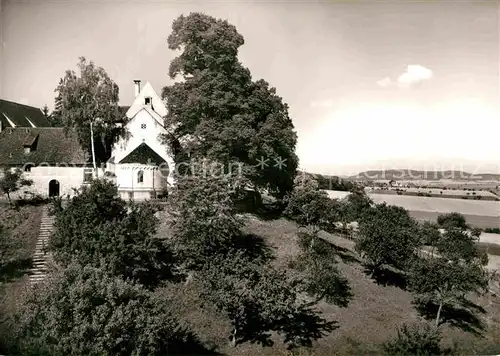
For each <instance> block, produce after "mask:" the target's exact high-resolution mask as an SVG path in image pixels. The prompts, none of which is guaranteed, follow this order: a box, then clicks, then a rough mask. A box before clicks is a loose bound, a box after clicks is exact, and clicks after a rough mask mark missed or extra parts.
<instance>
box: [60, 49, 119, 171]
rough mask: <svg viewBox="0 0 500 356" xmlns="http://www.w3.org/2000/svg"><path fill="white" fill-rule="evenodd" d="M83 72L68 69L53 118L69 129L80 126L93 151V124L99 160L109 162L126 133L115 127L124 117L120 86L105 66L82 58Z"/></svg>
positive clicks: (86, 145) (85, 144)
mask: <svg viewBox="0 0 500 356" xmlns="http://www.w3.org/2000/svg"><path fill="white" fill-rule="evenodd" d="M77 66H78V69H79V72H80V73H79V74H77V73H75V72H74V71H73V70H67V71H66V73H65V76H64V78H62V79H61V80H60V81H59V85H58V86H57V88H56V89H55V92H57V96H56V100H55V109H54V112H53V113H52V115H51V116H52V118H51V120H52V121H53V122H56V123H62V125H63V126H64V127H66V128H68V129H76V132H77V133H78V138H79V140H80V144H81V146H82V148H83V149H84V150H86V152H88V153H89V154H90V153H91V135H90V123H92V125H93V131H94V142H95V143H94V144H95V155H96V161H97V162H105V161H106V160H107V159H108V158H109V155H110V153H111V147H112V145H113V143H114V142H115V141H116V140H117V138H118V137H119V136H120V135H121V134H123V132H122V129H119V128H117V127H116V126H115V122H116V120H117V119H119V118H120V112H119V109H118V92H119V90H118V86H117V85H116V84H115V83H114V82H113V80H111V78H110V77H109V76H108V74H107V73H106V71H105V70H104V69H103V68H102V67H98V66H96V65H95V64H94V62H92V61H88V60H87V59H85V58H84V57H80V61H79V62H78V65H77Z"/></svg>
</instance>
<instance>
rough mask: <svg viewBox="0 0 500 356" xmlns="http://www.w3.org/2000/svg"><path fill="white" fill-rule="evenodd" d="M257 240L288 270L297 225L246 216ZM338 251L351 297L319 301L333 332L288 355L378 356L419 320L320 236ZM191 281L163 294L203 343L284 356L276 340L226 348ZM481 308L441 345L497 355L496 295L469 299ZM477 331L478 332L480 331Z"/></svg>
mask: <svg viewBox="0 0 500 356" xmlns="http://www.w3.org/2000/svg"><path fill="white" fill-rule="evenodd" d="M245 230H247V231H248V232H251V233H252V234H253V235H255V236H258V237H260V238H262V240H263V242H264V243H265V244H266V245H267V246H269V247H270V248H271V250H272V251H273V252H274V255H275V257H276V258H275V260H274V261H273V264H275V265H276V266H277V267H280V268H288V267H287V265H288V262H289V261H290V260H292V259H294V258H295V257H296V256H297V254H298V252H299V251H300V249H299V247H298V244H297V241H298V237H297V225H296V224H295V223H294V222H291V221H288V220H286V219H278V220H270V221H264V220H260V219H258V218H256V217H254V216H251V215H247V222H246V229H245ZM322 237H324V238H325V239H327V240H328V241H330V242H332V243H333V244H334V245H335V246H336V249H337V251H338V255H339V258H338V262H339V263H338V267H339V269H340V271H341V273H342V274H343V275H344V276H346V277H347V279H348V281H349V283H350V286H351V292H352V293H353V295H354V297H353V299H352V300H351V301H350V303H349V305H348V306H347V307H346V308H341V307H337V306H335V305H332V304H328V303H325V302H323V301H322V302H320V303H319V304H318V305H317V307H318V308H319V310H320V311H321V313H322V316H323V317H324V318H326V319H327V320H333V321H336V323H337V324H336V329H335V330H333V331H332V332H330V333H328V334H327V335H325V336H324V337H323V338H321V339H319V340H318V341H316V342H314V343H313V348H312V349H310V350H300V351H296V352H295V353H294V355H316V356H319V355H325V356H326V355H379V354H381V344H382V343H383V342H385V341H386V340H388V339H390V338H393V337H394V333H395V330H396V328H397V327H398V326H400V325H401V324H402V323H412V322H417V321H419V320H421V317H420V316H419V314H418V313H417V311H416V310H415V308H414V306H413V304H412V302H413V296H412V295H411V294H410V293H409V292H407V291H405V290H404V289H401V288H399V287H396V286H393V285H384V284H383V283H382V282H377V281H375V280H372V279H370V278H369V277H368V276H367V274H366V273H365V271H364V267H363V265H362V264H361V262H360V260H359V256H358V255H357V254H356V253H355V252H354V248H353V242H352V241H350V240H346V239H344V238H342V237H339V236H336V235H331V234H327V233H322ZM196 288H197V287H196V285H195V283H192V284H189V285H187V286H182V287H180V288H179V286H177V285H176V286H172V288H171V289H170V288H168V287H167V288H166V289H165V293H166V294H168V295H169V296H171V297H173V298H174V300H175V301H176V306H178V307H177V309H176V310H177V312H178V313H179V314H180V315H181V316H182V317H183V318H184V319H186V320H187V321H188V323H189V325H190V326H191V327H192V328H193V329H194V330H195V331H196V332H197V333H198V334H199V335H203V340H204V341H207V342H210V341H211V342H214V343H216V344H217V345H221V350H220V351H222V352H223V353H224V354H228V355H248V356H250V355H252V356H253V355H290V352H289V351H287V350H286V349H285V348H284V347H283V345H282V343H281V342H279V341H278V338H277V337H273V339H274V340H275V341H276V343H275V344H274V346H272V347H262V346H259V345H257V344H252V343H248V342H247V343H244V344H241V345H238V346H237V347H236V348H231V347H230V346H227V345H228V335H229V333H230V330H231V329H230V325H229V323H228V321H227V320H226V319H225V318H224V317H221V315H220V313H217V312H215V311H214V310H213V309H212V308H211V307H210V306H209V305H207V304H206V303H204V304H203V307H199V305H202V304H201V300H200V299H199V297H198V296H197V291H196ZM473 301H474V302H475V303H477V304H478V305H480V306H481V307H483V308H484V310H485V313H484V314H481V315H479V319H480V321H479V320H478V319H475V318H472V319H470V320H469V321H470V323H466V324H467V325H468V326H469V327H471V328H472V330H475V331H476V332H477V334H474V333H469V332H465V331H463V330H462V329H460V328H457V327H450V326H447V325H443V326H442V327H443V329H442V330H443V336H444V338H443V339H444V340H443V342H444V346H445V347H446V346H447V347H452V346H453V344H456V346H457V347H458V348H459V349H460V350H461V351H462V352H461V354H463V355H473V354H475V355H495V354H500V327H499V326H498V325H500V324H499V323H500V300H499V299H498V298H497V297H486V296H485V297H477V298H474V300H473ZM481 329H482V331H480V330H481Z"/></svg>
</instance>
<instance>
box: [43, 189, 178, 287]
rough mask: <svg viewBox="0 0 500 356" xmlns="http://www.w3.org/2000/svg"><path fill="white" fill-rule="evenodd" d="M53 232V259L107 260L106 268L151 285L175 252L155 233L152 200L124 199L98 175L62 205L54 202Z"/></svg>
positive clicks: (167, 267) (97, 263) (167, 275)
mask: <svg viewBox="0 0 500 356" xmlns="http://www.w3.org/2000/svg"><path fill="white" fill-rule="evenodd" d="M54 211H55V213H56V222H55V228H56V230H55V232H54V234H53V235H52V236H51V238H50V243H49V246H50V249H51V250H52V251H53V252H54V259H55V260H56V261H57V262H58V263H60V264H61V265H62V266H67V265H69V264H70V263H71V262H73V261H75V260H76V261H78V262H79V263H80V264H82V265H87V264H91V265H93V266H96V267H99V266H106V268H107V269H108V271H109V272H110V273H113V274H115V275H119V276H122V277H123V278H131V279H133V280H134V281H136V282H140V283H143V284H145V285H155V284H156V283H158V282H159V281H160V280H162V279H165V278H170V277H172V273H171V271H172V263H173V255H172V253H171V251H170V248H169V246H168V244H167V241H166V240H165V239H159V238H157V237H156V236H155V233H156V229H157V226H158V219H157V218H156V217H155V215H154V214H155V212H156V211H157V209H156V207H154V206H153V205H150V204H140V205H138V204H133V203H130V204H127V203H126V202H125V201H123V200H122V199H120V198H119V197H118V196H117V189H116V186H115V185H114V184H113V183H110V182H108V181H105V180H99V181H98V180H96V181H93V182H92V183H91V185H90V186H88V187H84V189H83V190H82V192H81V193H79V194H78V195H76V196H75V197H74V198H73V199H72V200H71V201H70V202H69V204H68V206H67V207H66V208H64V209H63V208H62V205H61V201H60V200H59V201H55V202H54Z"/></svg>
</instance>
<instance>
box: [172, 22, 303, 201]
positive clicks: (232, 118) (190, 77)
mask: <svg viewBox="0 0 500 356" xmlns="http://www.w3.org/2000/svg"><path fill="white" fill-rule="evenodd" d="M243 43H244V40H243V36H241V34H239V33H238V31H237V30H236V28H235V27H234V26H233V25H231V24H229V23H228V22H227V21H225V20H219V19H215V18H213V17H211V16H208V15H205V14H201V13H191V14H189V15H188V16H183V15H182V16H180V17H179V18H177V19H176V20H175V21H174V22H173V25H172V33H171V34H170V35H169V37H168V46H169V48H170V49H173V50H179V49H180V50H182V53H181V54H180V55H179V56H178V57H177V58H175V59H174V60H173V61H172V62H171V64H170V69H169V74H170V77H171V78H176V77H177V76H181V77H182V78H183V81H182V82H178V83H175V84H173V85H171V86H168V87H165V88H163V97H164V98H166V99H167V107H168V115H167V117H166V124H167V125H168V126H169V127H173V131H172V134H173V135H171V136H169V137H168V138H166V140H168V141H169V142H170V143H171V144H173V143H174V142H182V149H181V153H179V154H178V155H177V158H176V161H177V163H178V162H179V161H183V160H185V159H186V155H185V154H182V153H183V152H184V153H185V152H189V156H190V159H192V160H197V159H200V158H207V159H209V160H216V161H220V162H222V163H223V164H224V165H225V167H226V170H229V168H228V167H230V165H231V164H234V163H235V162H236V163H238V164H241V165H242V167H243V169H242V171H243V173H244V175H245V176H246V177H247V178H249V179H250V180H251V182H252V183H253V184H254V186H256V187H257V188H264V189H268V190H269V191H270V192H272V193H273V194H275V195H276V196H279V197H282V196H284V195H285V194H286V192H288V191H290V190H291V189H292V186H293V178H294V176H295V172H296V169H297V166H298V158H297V156H296V155H295V145H296V142H297V134H296V133H295V131H294V126H293V123H292V120H291V119H290V117H289V115H288V106H287V104H285V103H284V102H283V100H282V99H281V97H279V96H278V95H277V94H276V90H275V89H274V88H272V87H270V86H269V84H268V83H267V82H266V81H264V80H262V79H261V80H258V81H256V82H254V81H252V77H251V74H250V71H249V70H248V69H247V68H245V67H244V66H243V65H242V64H241V63H240V61H239V60H238V56H237V55H238V48H239V47H240V46H242V45H243Z"/></svg>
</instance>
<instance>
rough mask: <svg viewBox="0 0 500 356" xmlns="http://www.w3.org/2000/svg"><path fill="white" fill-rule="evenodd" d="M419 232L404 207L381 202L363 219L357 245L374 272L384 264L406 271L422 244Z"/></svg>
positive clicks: (357, 248)
mask: <svg viewBox="0 0 500 356" xmlns="http://www.w3.org/2000/svg"><path fill="white" fill-rule="evenodd" d="M419 231H420V229H419V227H418V225H417V223H416V221H415V220H414V219H412V218H411V217H410V215H409V213H408V211H407V210H405V209H404V208H402V207H398V206H394V205H387V204H385V203H383V204H378V205H376V206H375V207H373V208H371V209H370V210H369V212H368V213H367V214H365V217H364V219H363V220H362V221H361V223H360V225H359V236H358V238H357V239H356V245H355V248H356V250H357V251H358V252H361V253H362V254H363V255H364V256H366V257H367V258H368V260H369V262H370V264H371V267H373V269H374V271H375V270H377V269H378V268H379V267H381V266H382V265H383V264H387V265H390V266H393V267H396V268H399V269H402V270H404V269H405V268H406V267H407V264H408V262H410V261H411V259H412V257H414V256H415V252H416V248H418V247H419V246H420V244H421V241H420V240H421V237H420V235H419Z"/></svg>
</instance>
